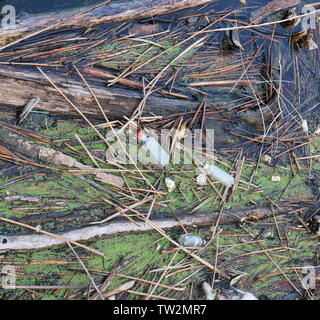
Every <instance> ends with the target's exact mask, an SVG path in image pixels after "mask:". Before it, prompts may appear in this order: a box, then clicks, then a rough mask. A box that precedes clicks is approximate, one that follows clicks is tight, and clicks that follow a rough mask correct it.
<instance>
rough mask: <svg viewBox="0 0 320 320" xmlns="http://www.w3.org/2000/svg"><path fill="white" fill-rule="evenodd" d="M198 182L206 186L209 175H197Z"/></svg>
mask: <svg viewBox="0 0 320 320" xmlns="http://www.w3.org/2000/svg"><path fill="white" fill-rule="evenodd" d="M197 184H198V185H200V186H205V185H206V184H207V176H206V175H205V174H203V173H201V174H199V175H198V176H197Z"/></svg>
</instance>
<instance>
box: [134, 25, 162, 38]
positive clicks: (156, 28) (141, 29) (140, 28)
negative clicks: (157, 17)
mask: <svg viewBox="0 0 320 320" xmlns="http://www.w3.org/2000/svg"><path fill="white" fill-rule="evenodd" d="M161 31H163V30H162V27H161V25H160V24H157V23H155V24H153V23H136V24H134V25H133V26H132V27H131V28H130V30H129V34H132V35H134V36H147V35H151V34H155V33H159V32H161Z"/></svg>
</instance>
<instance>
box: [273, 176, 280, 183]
mask: <svg viewBox="0 0 320 320" xmlns="http://www.w3.org/2000/svg"><path fill="white" fill-rule="evenodd" d="M271 181H272V182H280V181H281V177H280V176H273V177H271Z"/></svg>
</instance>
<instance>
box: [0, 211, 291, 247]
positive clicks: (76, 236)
mask: <svg viewBox="0 0 320 320" xmlns="http://www.w3.org/2000/svg"><path fill="white" fill-rule="evenodd" d="M285 212H287V210H284V209H275V210H272V209H270V208H267V207H261V208H256V209H249V210H244V211H239V212H237V213H236V214H234V213H232V214H231V213H227V212H225V213H223V214H222V215H221V217H220V222H219V223H220V224H230V223H238V222H241V221H243V220H245V219H249V220H257V219H263V218H267V217H269V216H272V214H279V213H285ZM218 217H219V214H218V213H217V212H212V213H209V214H195V215H192V216H190V215H187V216H181V217H179V221H177V220H176V219H172V218H168V219H153V220H152V223H153V224H155V225H157V227H159V228H161V229H163V230H169V229H174V228H179V227H181V225H183V226H197V227H202V226H207V225H212V224H215V223H216V222H217V219H218ZM136 223H137V224H133V223H131V222H129V221H117V222H111V223H107V224H102V225H93V226H89V227H85V228H81V229H78V230H72V231H69V232H66V233H64V234H59V237H60V239H57V238H54V237H51V236H48V235H44V234H33V235H23V236H4V235H1V236H0V252H1V251H8V250H35V249H43V248H46V247H50V246H55V245H59V244H63V243H65V241H63V240H61V238H64V239H66V240H68V241H73V242H79V241H86V240H90V239H93V238H96V237H103V236H109V237H110V236H115V235H117V236H118V235H121V234H127V233H133V232H134V233H143V232H151V231H154V228H153V227H152V226H151V225H149V224H148V223H145V222H139V221H137V222H136ZM40 232H41V231H40Z"/></svg>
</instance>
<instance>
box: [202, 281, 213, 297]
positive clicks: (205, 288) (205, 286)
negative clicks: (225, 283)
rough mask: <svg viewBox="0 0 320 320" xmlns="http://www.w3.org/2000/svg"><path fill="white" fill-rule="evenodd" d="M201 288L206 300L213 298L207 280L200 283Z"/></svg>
mask: <svg viewBox="0 0 320 320" xmlns="http://www.w3.org/2000/svg"><path fill="white" fill-rule="evenodd" d="M202 290H203V291H204V293H205V295H206V300H215V295H214V294H213V292H212V287H211V286H210V284H209V283H208V282H203V283H202Z"/></svg>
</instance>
